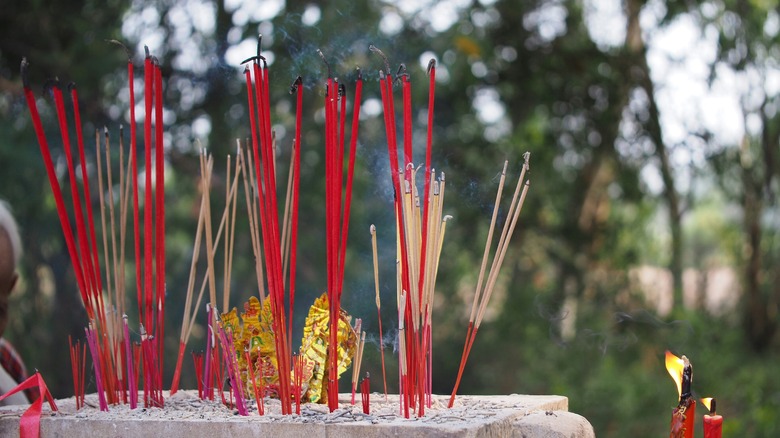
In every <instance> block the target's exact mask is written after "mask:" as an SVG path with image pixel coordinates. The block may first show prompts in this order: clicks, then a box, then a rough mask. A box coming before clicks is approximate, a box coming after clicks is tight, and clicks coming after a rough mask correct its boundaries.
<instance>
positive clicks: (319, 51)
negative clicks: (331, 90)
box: [317, 49, 331, 77]
mask: <svg viewBox="0 0 780 438" xmlns="http://www.w3.org/2000/svg"><path fill="white" fill-rule="evenodd" d="M317 54H318V55H320V59H322V62H324V63H325V67H327V68H328V77H331V75H330V64H328V60H327V59H325V54H324V53H322V50H320V49H317Z"/></svg>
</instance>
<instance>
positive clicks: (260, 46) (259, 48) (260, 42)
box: [257, 33, 263, 59]
mask: <svg viewBox="0 0 780 438" xmlns="http://www.w3.org/2000/svg"><path fill="white" fill-rule="evenodd" d="M262 50H263V34H261V33H259V34H257V58H258V59H259V58H260V52H261V51H262Z"/></svg>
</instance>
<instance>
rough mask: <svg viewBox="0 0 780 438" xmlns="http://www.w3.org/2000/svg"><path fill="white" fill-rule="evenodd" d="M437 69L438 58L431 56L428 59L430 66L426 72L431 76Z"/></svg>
mask: <svg viewBox="0 0 780 438" xmlns="http://www.w3.org/2000/svg"><path fill="white" fill-rule="evenodd" d="M434 70H436V60H435V59H433V58H431V60H430V61H428V68H427V69H425V74H426V75H428V76H430V75H431V72H432V71H434Z"/></svg>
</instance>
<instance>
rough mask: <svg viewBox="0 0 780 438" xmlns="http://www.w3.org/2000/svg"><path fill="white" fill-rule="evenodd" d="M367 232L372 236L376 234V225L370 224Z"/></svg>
mask: <svg viewBox="0 0 780 438" xmlns="http://www.w3.org/2000/svg"><path fill="white" fill-rule="evenodd" d="M368 232H369V233H371V235H372V236H373V235H374V234H376V226H375V225H374V224H371V226H370V227H368Z"/></svg>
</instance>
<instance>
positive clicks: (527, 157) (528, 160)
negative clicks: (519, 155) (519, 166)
mask: <svg viewBox="0 0 780 438" xmlns="http://www.w3.org/2000/svg"><path fill="white" fill-rule="evenodd" d="M523 166H525V168H526V170H528V169H529V168H530V167H531V153H530V152H526V153H524V154H523Z"/></svg>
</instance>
